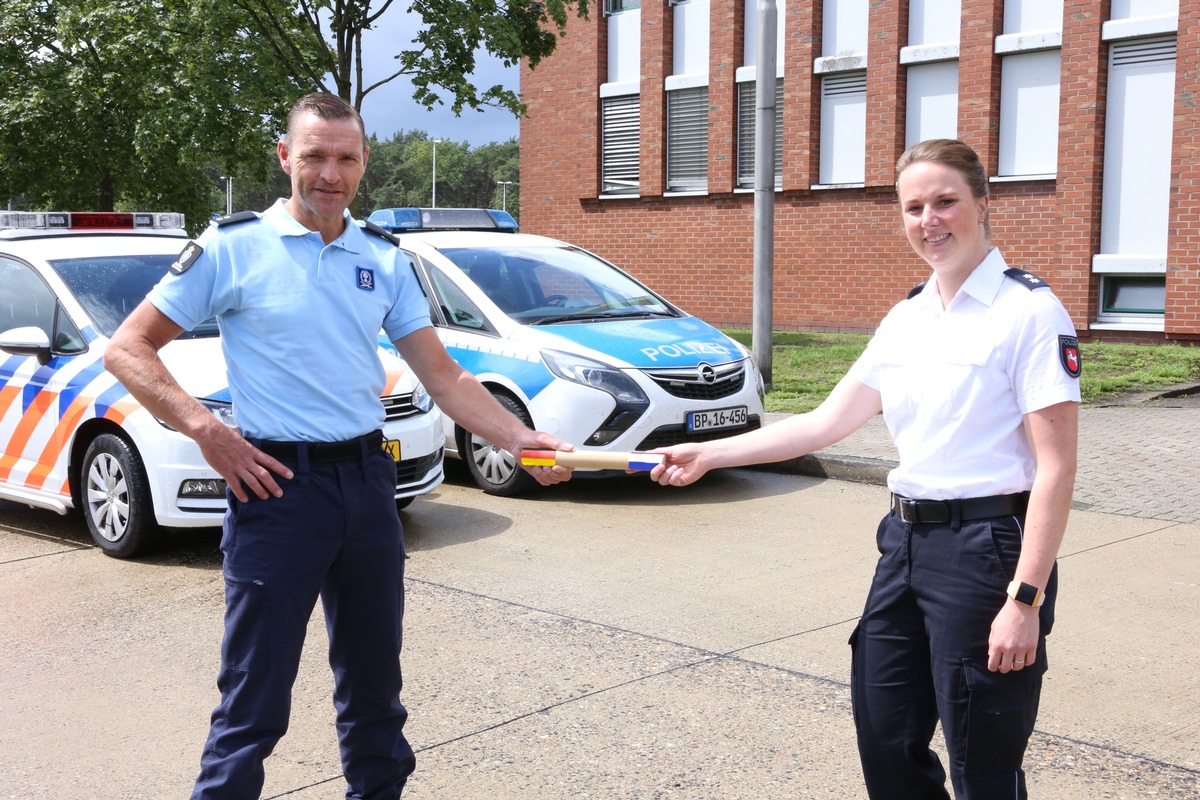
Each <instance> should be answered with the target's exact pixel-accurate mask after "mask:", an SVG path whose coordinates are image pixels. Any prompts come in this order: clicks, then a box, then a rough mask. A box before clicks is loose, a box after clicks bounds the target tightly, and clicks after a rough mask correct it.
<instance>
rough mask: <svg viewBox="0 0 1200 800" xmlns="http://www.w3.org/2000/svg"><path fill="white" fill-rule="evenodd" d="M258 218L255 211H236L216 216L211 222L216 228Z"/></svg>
mask: <svg viewBox="0 0 1200 800" xmlns="http://www.w3.org/2000/svg"><path fill="white" fill-rule="evenodd" d="M255 219H258V212H257V211H238V212H236V213H233V214H226V215H225V216H223V217H217V218H216V219H214V220H213V224H214V225H216V226H217V227H218V228H225V227H228V226H230V225H237V224H239V223H242V222H250V221H251V220H255Z"/></svg>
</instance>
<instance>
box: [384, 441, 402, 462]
mask: <svg viewBox="0 0 1200 800" xmlns="http://www.w3.org/2000/svg"><path fill="white" fill-rule="evenodd" d="M383 449H384V450H385V451H386V452H387V454H388V455H389V456H391V457H392V460H393V461H399V460H400V442H399V441H397V440H396V439H384V440H383Z"/></svg>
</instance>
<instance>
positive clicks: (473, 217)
mask: <svg viewBox="0 0 1200 800" xmlns="http://www.w3.org/2000/svg"><path fill="white" fill-rule="evenodd" d="M367 222H372V223H374V224H376V225H378V226H379V227H381V228H386V229H387V230H389V231H391V232H393V233H403V232H405V231H508V232H512V231H515V230H516V229H517V221H516V220H515V219H513V217H512V214H509V213H508V212H507V211H498V210H496V209H494V208H381V209H378V210H376V211H373V212H372V213H371V216H369V217H367Z"/></svg>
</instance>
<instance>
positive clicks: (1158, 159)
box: [1100, 36, 1175, 264]
mask: <svg viewBox="0 0 1200 800" xmlns="http://www.w3.org/2000/svg"><path fill="white" fill-rule="evenodd" d="M1174 104H1175V37H1174V36H1160V37H1152V38H1146V39H1130V40H1127V41H1121V42H1114V43H1113V45H1112V47H1111V49H1110V51H1109V68H1108V118H1107V121H1106V125H1105V134H1104V188H1103V194H1102V211H1101V231H1100V252H1101V253H1104V254H1120V255H1132V254H1157V255H1158V256H1159V257H1160V258H1162V259H1163V260H1164V264H1165V256H1166V252H1167V236H1168V223H1169V220H1170V217H1171V213H1170V206H1169V196H1170V187H1171V129H1172V125H1173V122H1174Z"/></svg>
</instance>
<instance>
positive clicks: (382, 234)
mask: <svg viewBox="0 0 1200 800" xmlns="http://www.w3.org/2000/svg"><path fill="white" fill-rule="evenodd" d="M363 230H364V231H366V232H367V233H373V234H375V235H376V236H378V237H379V238H380V239H386V240H387V241H389V242H391V243H392V244H394V245H396V246H397V247H399V246H400V239H398V238H397V237H396V235H395V234H394V233H392V232H391V231H387V230H384V229H383V228H381V227H379V226H378V225H376V224H375V223H374V222H371V221H369V220H368V221H366V222H364V223H363Z"/></svg>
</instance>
